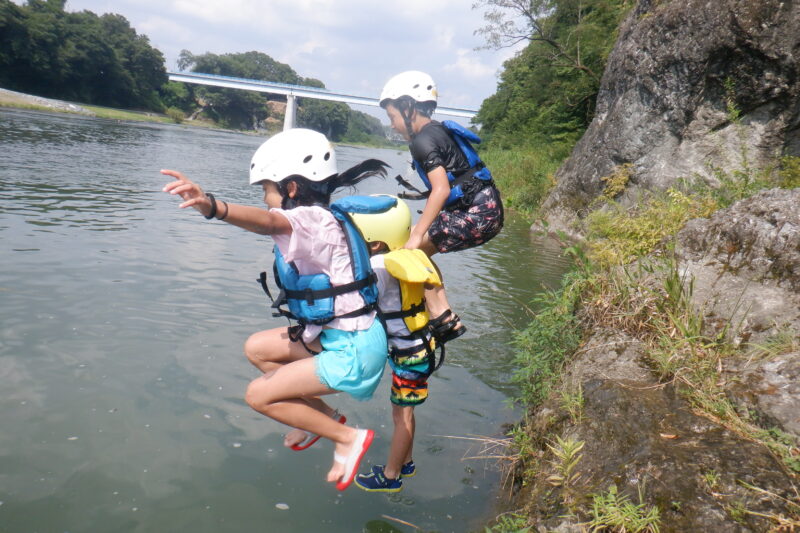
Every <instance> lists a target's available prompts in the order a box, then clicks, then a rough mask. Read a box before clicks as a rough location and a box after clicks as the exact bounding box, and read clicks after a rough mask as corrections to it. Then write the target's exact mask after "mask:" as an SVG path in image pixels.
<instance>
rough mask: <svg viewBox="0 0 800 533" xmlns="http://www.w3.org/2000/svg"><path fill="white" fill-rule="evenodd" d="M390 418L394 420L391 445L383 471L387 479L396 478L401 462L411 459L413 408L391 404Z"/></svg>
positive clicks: (414, 422) (398, 474) (413, 424)
mask: <svg viewBox="0 0 800 533" xmlns="http://www.w3.org/2000/svg"><path fill="white" fill-rule="evenodd" d="M392 420H393V421H394V433H393V434H392V446H391V448H390V449H389V459H388V460H387V461H386V467H385V468H384V469H383V473H384V475H385V476H386V477H387V478H389V479H397V478H398V477H399V476H400V469H401V468H402V466H403V464H404V463H407V462H409V461H410V460H411V451H412V448H413V447H414V431H415V429H416V420H415V418H414V408H413V407H401V406H399V405H394V404H392Z"/></svg>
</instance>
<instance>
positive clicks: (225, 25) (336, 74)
mask: <svg viewBox="0 0 800 533" xmlns="http://www.w3.org/2000/svg"><path fill="white" fill-rule="evenodd" d="M66 9H67V11H82V10H88V11H92V12H94V13H96V14H98V15H100V14H103V13H117V14H120V15H122V16H124V17H125V18H126V19H128V21H129V22H130V24H131V26H132V27H133V28H134V29H136V32H137V33H139V34H140V35H141V34H143V35H146V36H147V37H149V39H150V43H151V44H152V45H153V46H154V47H155V48H157V49H159V50H160V51H161V52H162V53H163V54H164V57H165V58H166V65H167V69H168V70H177V66H176V61H177V59H178V55H179V54H180V52H181V50H183V49H186V50H189V51H190V52H192V53H193V54H195V55H200V54H203V53H206V52H212V53H215V54H225V53H237V52H248V51H251V50H255V51H258V52H263V53H265V54H267V55H269V56H271V57H272V58H273V59H276V60H277V61H280V62H283V63H287V64H289V65H290V66H291V67H292V68H293V69H294V70H295V71H296V72H297V73H298V74H299V75H301V76H303V77H310V78H317V79H319V80H322V81H323V82H324V83H325V85H326V87H327V88H328V89H331V90H334V91H337V92H339V91H341V92H346V93H350V94H356V95H359V96H369V97H374V98H377V97H378V96H379V95H380V91H381V89H382V87H383V85H384V84H385V83H386V81H387V80H388V79H389V78H390V77H391V76H392V75H394V74H397V73H399V72H402V71H405V70H422V71H424V72H427V73H428V74H430V75H431V76H432V77H433V79H434V80H435V81H436V84H437V87H438V90H439V105H441V106H446V107H461V108H467V109H474V110H477V109H478V108H479V107H480V105H481V102H482V101H483V100H484V99H485V98H487V97H489V96H491V95H492V94H494V92H495V90H496V87H497V76H498V74H499V73H500V71H501V69H502V64H503V62H504V61H505V60H506V59H508V58H509V57H511V56H512V55H513V54H514V53H515V50H513V49H502V50H499V51H496V50H475V49H476V48H478V47H481V46H483V45H484V44H485V41H484V39H483V37H481V36H476V35H474V32H475V30H477V29H479V28H480V27H482V26H483V25H484V21H483V12H482V11H481V10H475V9H472V0H405V1H403V2H395V1H393V0H113V1H110V0H68V1H67V5H66ZM357 107H358V108H359V109H360V110H362V111H368V112H370V114H373V115H375V116H379V117H382V118H384V120H383V121H384V122H387V121H386V120H385V117H384V116H383V113H382V111H381V110H380V109H378V108H373V109H370V108H362V107H361V106H357Z"/></svg>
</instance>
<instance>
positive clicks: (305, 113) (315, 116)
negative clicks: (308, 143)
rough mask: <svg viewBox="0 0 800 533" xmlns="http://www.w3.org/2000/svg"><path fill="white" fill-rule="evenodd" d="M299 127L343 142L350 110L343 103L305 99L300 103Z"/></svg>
mask: <svg viewBox="0 0 800 533" xmlns="http://www.w3.org/2000/svg"><path fill="white" fill-rule="evenodd" d="M298 108H299V109H298V113H297V125H298V126H299V127H302V128H309V129H312V130H315V131H318V132H320V133H323V134H325V135H326V136H327V137H328V138H329V139H330V140H332V141H341V140H342V138H343V137H344V135H345V133H346V132H347V125H348V123H349V120H350V108H349V107H348V106H347V104H344V103H342V102H330V101H327V100H317V99H312V98H303V99H302V100H301V101H300V102H298Z"/></svg>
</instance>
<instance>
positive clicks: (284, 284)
mask: <svg viewBox="0 0 800 533" xmlns="http://www.w3.org/2000/svg"><path fill="white" fill-rule="evenodd" d="M396 204H397V200H396V199H395V198H392V197H390V196H378V197H375V196H347V197H344V198H341V199H339V200H337V201H335V202H333V203H332V204H331V205H330V207H329V208H328V209H330V211H331V213H332V214H333V216H334V217H335V218H336V220H338V221H339V224H341V226H342V230H343V231H344V236H345V241H346V242H347V247H348V249H349V251H350V265H351V267H352V269H353V281H352V282H350V283H345V284H343V285H333V284H331V280H330V277H329V276H328V275H327V274H323V273H318V274H303V275H301V274H300V273H298V271H297V268H296V267H295V265H294V264H293V263H288V262H286V260H285V259H284V258H283V254H281V251H280V250H279V249H278V246H277V245H276V246H275V248H274V251H275V264H274V266H273V270H274V273H275V279H276V282H277V284H278V287H279V288H280V289H281V292H280V294H279V295H278V297H277V298H272V295H271V294H270V292H269V288H268V287H267V283H266V273H265V272H262V273H261V277H260V279H259V281H260V282H261V285H262V287H263V288H264V291H265V292H266V293H267V295H268V296H269V297H270V299H271V300H272V301H273V304H272V308H273V309H274V310H275V312H274V313H273V316H285V317H288V318H290V319H292V320H296V321H297V322H299V323H300V324H303V325H305V324H317V325H322V324H327V323H328V322H330V321H331V320H333V319H335V318H352V317H356V316H359V315H362V314H365V313H368V312H370V311H372V310H373V309H374V308H375V306H376V304H377V301H378V286H377V284H376V282H377V277H376V276H375V273H374V272H373V271H372V267H371V266H370V262H369V249H368V248H367V243H366V242H365V241H364V237H363V236H362V235H361V232H360V231H359V230H358V228H357V227H356V225H355V224H354V223H353V221H352V219H351V218H350V215H349V214H348V213H382V212H384V211H387V210H388V209H390V208H392V207H394V206H395V205H396ZM355 291H358V293H359V294H360V295H361V298H362V300H363V301H364V306H363V307H361V308H360V309H357V310H355V311H351V312H349V313H345V314H343V315H338V316H337V315H336V313H335V306H334V301H335V298H336V296H338V295H340V294H345V293H348V292H355ZM284 304H285V305H288V307H289V309H288V310H287V309H284V308H281V306H282V305H284Z"/></svg>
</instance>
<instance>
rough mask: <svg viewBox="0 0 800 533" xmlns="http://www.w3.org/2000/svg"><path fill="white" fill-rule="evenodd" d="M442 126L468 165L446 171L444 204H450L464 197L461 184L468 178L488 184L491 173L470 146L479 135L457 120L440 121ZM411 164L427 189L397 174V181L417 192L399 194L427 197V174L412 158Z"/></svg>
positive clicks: (428, 181) (403, 196)
mask: <svg viewBox="0 0 800 533" xmlns="http://www.w3.org/2000/svg"><path fill="white" fill-rule="evenodd" d="M442 126H444V128H445V130H446V131H447V133H448V134H449V135H450V137H451V138H452V139H453V140H454V141H455V143H456V144H457V145H458V148H459V149H460V150H461V152H462V153H463V154H464V157H466V158H467V162H468V163H469V165H470V168H469V169H467V170H465V171H463V172H460V173H459V174H458V175H455V174H453V173H452V172H449V171H448V172H447V180H448V181H449V182H450V196H448V197H447V200H446V201H445V204H444V205H445V206H450V205H453V204H455V203H457V202H458V201H459V200H461V199H462V198H463V197H464V191H463V189H462V185H463V184H465V183H466V182H467V181H468V180H469V179H471V178H475V179H478V180H481V181H485V182H486V183H487V184H488V183H490V182H491V181H492V173H491V172H490V171H489V169H488V168H487V167H486V165H484V163H483V161H481V158H480V156H478V152H476V151H475V148H473V147H472V144H471V143H473V142H474V143H475V144H480V142H481V138H480V137H478V136H477V135H476V134H475V133H474V132H472V131H470V130H468V129H467V128H465V127H464V126H462V125H461V124H459V123H458V122H453V121H452V120H445V121H442ZM412 164H413V166H414V169H415V170H416V171H417V174H419V177H420V178H421V179H422V183H424V184H425V187H427V189H428V190H427V191H424V192H423V191H420V190H419V189H417V188H416V187H414V186H413V185H411V184H410V183H408V181H406V180H404V179H403V178H402V177H401V176H397V177H396V178H395V179H396V180H397V182H398V183H400V185H402V186H404V187H405V188H406V189H409V190H413V191H416V192H417V193H418V194H414V195H412V194H408V193H400V194H399V196H400V197H401V198H405V199H409V200H420V199H422V198H427V197H428V196H429V195H430V191H431V182H430V180H428V175H427V174H426V173H425V171H424V170H423V169H422V165H421V164H420V163H419V161H416V160H413V162H412Z"/></svg>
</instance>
